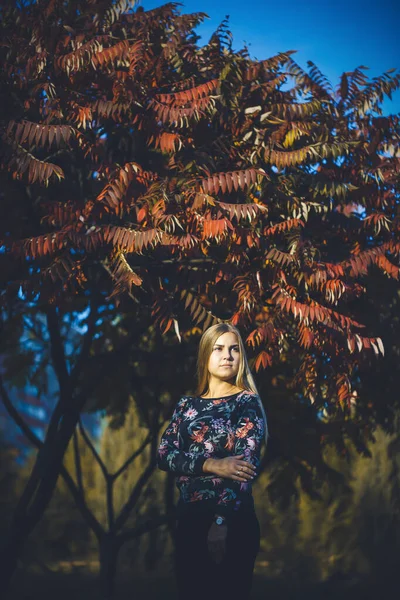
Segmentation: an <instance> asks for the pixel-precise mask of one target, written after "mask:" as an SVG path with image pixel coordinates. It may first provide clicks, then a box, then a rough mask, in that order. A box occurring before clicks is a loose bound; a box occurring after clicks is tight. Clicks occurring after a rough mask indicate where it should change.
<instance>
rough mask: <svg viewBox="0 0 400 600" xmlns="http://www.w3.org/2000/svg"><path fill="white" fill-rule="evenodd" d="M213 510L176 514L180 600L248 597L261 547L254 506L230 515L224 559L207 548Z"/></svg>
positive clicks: (177, 580) (176, 570) (176, 557)
mask: <svg viewBox="0 0 400 600" xmlns="http://www.w3.org/2000/svg"><path fill="white" fill-rule="evenodd" d="M213 516H214V511H212V512H210V511H209V512H206V513H200V514H195V513H190V512H189V513H186V514H183V515H179V516H178V517H177V522H176V525H177V528H176V549H175V576H176V583H177V589H178V600H189V599H190V600H217V599H218V600H223V599H225V598H226V599H227V600H228V599H229V600H248V599H249V598H250V591H251V587H252V580H253V569H254V563H255V560H256V556H257V554H258V551H259V549H260V525H259V522H258V519H257V515H256V513H255V511H254V509H245V510H239V511H237V512H236V513H234V514H233V515H232V516H231V517H230V522H229V524H228V533H227V540H226V550H225V556H224V558H223V560H222V561H221V562H220V563H218V564H216V563H215V562H214V561H213V560H212V558H211V556H210V555H209V552H208V547H207V535H208V530H209V528H210V526H211V523H212V520H213Z"/></svg>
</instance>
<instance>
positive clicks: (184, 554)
mask: <svg viewBox="0 0 400 600" xmlns="http://www.w3.org/2000/svg"><path fill="white" fill-rule="evenodd" d="M197 380H198V385H197V389H196V392H195V394H194V395H193V396H182V397H181V399H180V400H179V402H178V403H177V405H176V407H175V410H174V413H173V415H172V420H171V422H170V424H169V425H168V427H167V428H166V429H165V431H164V433H163V434H162V438H161V442H160V445H159V448H158V466H159V468H160V469H162V470H164V471H172V472H173V473H175V474H176V475H177V481H176V485H177V487H178V489H179V492H180V496H179V501H178V504H177V529H176V552H175V574H176V582H177V588H178V597H179V599H180V600H197V599H198V600H200V599H201V600H206V599H207V600H212V599H214V598H215V599H217V598H218V599H219V600H221V599H223V598H226V599H227V600H228V599H229V600H235V599H238V600H239V599H240V600H246V598H249V597H250V590H251V586H252V579H253V569H254V563H255V559H256V555H257V553H258V551H259V548H260V527H259V523H258V519H257V516H256V513H255V509H254V500H253V496H252V483H253V482H254V481H255V479H256V478H257V476H258V467H259V464H260V451H261V444H262V441H263V439H265V442H266V441H267V435H268V432H267V422H266V417H265V412H264V409H263V406H262V403H261V400H260V397H259V395H258V392H257V388H256V385H255V383H254V379H253V377H252V375H251V372H250V369H249V366H248V363H247V359H246V353H245V348H244V344H243V341H242V339H241V336H240V333H239V331H238V329H237V328H236V327H235V326H234V325H231V324H230V323H218V324H217V325H213V326H212V327H210V328H208V329H207V330H206V331H205V332H204V333H203V335H202V337H201V339H200V344H199V350H198V358H197Z"/></svg>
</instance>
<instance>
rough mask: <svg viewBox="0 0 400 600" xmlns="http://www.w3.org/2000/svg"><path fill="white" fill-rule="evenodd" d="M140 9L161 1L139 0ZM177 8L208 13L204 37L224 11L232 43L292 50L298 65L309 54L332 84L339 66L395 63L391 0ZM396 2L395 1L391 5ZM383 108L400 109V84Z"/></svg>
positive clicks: (198, 1)
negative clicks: (227, 18) (227, 19)
mask: <svg viewBox="0 0 400 600" xmlns="http://www.w3.org/2000/svg"><path fill="white" fill-rule="evenodd" d="M140 4H141V5H142V6H143V8H144V9H145V10H149V9H151V8H154V7H155V6H161V5H162V4H165V2H159V1H157V0H141V1H140ZM182 4H183V6H181V7H180V9H181V12H183V13H191V12H205V13H207V14H208V16H209V17H210V18H209V19H206V20H205V22H204V24H202V25H201V26H200V27H199V28H198V29H197V31H198V33H199V35H201V36H202V38H201V40H200V44H202V43H206V42H207V41H208V39H209V37H210V35H211V34H212V32H213V31H215V29H216V28H217V27H218V25H219V24H220V22H221V21H222V20H223V18H224V17H225V16H226V15H229V16H230V19H229V22H230V28H231V31H232V33H233V47H234V49H236V50H238V49H239V48H242V47H243V45H244V44H245V43H246V44H247V45H248V46H249V50H250V53H251V55H252V57H254V58H258V59H264V58H268V57H270V56H273V55H274V54H276V53H277V52H284V51H285V50H297V53H296V54H295V55H293V58H294V60H296V62H298V63H299V64H300V65H301V66H302V67H303V68H305V67H306V66H307V60H312V61H313V62H314V63H316V65H317V66H318V67H319V68H320V69H321V71H322V72H323V73H324V74H325V75H326V76H327V77H328V79H329V80H330V81H331V83H332V84H333V85H334V86H335V87H336V85H337V83H338V81H339V77H340V75H341V74H342V73H343V71H350V70H353V69H354V68H355V67H357V66H360V65H364V66H367V67H369V70H368V71H366V73H367V74H368V76H370V77H376V76H377V75H380V74H381V73H383V72H384V71H386V70H388V69H392V68H396V69H399V68H400V58H399V57H400V43H399V41H398V38H399V33H398V32H399V24H400V3H398V2H396V1H395V0H379V2H377V1H376V0H375V1H373V0H364V1H362V0H347V1H345V0H335V1H333V0H318V1H317V0H307V1H305V0H298V1H296V0H285V1H284V2H283V1H279V0H274V2H271V1H270V0H264V1H262V0H249V1H247V2H245V1H243V0H242V1H241V2H238V1H237V0H231V1H228V0H186V1H185V2H182ZM396 5H397V6H396ZM383 110H384V113H385V114H388V113H394V112H399V111H400V90H398V91H397V92H396V93H395V94H394V95H393V101H390V100H387V101H385V103H384V105H383Z"/></svg>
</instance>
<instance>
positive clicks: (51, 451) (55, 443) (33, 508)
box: [0, 399, 84, 591]
mask: <svg viewBox="0 0 400 600" xmlns="http://www.w3.org/2000/svg"><path fill="white" fill-rule="evenodd" d="M72 402H73V401H72V399H71V404H72ZM83 403H84V402H83V401H82V405H83ZM78 408H79V410H78ZM81 408H82V406H79V407H77V406H75V407H74V410H71V409H70V410H69V413H68V414H67V413H64V414H62V415H60V417H59V428H58V431H57V433H56V435H55V436H46V440H45V441H44V443H43V446H42V447H41V449H40V450H39V452H38V455H37V458H36V463H35V465H34V467H33V470H32V473H31V475H30V477H29V479H28V482H27V484H26V486H25V489H24V492H23V494H22V496H21V498H20V499H19V501H18V503H17V506H16V509H15V512H14V516H13V520H12V523H11V526H10V530H9V533H8V535H7V536H6V539H5V541H4V543H3V544H2V545H1V550H0V564H1V565H2V575H1V579H0V581H1V589H2V590H3V591H7V590H8V588H9V585H10V583H11V580H12V577H13V574H14V572H15V569H16V568H17V565H18V557H19V554H20V552H21V551H22V549H23V547H24V544H25V541H26V540H27V538H28V536H29V535H30V533H31V532H32V531H33V529H34V528H35V526H36V525H37V523H38V522H39V521H40V519H41V518H42V516H43V513H44V511H45V510H46V508H47V506H48V504H49V502H50V500H51V498H52V496H53V492H54V489H55V487H56V484H57V479H58V476H59V473H60V469H61V466H62V462H63V458H64V454H65V451H66V448H67V446H68V444H69V441H70V439H71V437H72V435H73V433H74V431H75V428H76V425H77V422H78V419H79V414H80V410H81Z"/></svg>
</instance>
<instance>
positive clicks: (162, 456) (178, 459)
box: [157, 398, 208, 475]
mask: <svg viewBox="0 0 400 600" xmlns="http://www.w3.org/2000/svg"><path fill="white" fill-rule="evenodd" d="M185 405H186V400H185V399H182V398H181V400H179V402H178V404H177V405H176V408H175V410H174V413H173V415H172V419H171V422H170V423H169V425H168V427H167V428H166V429H165V431H164V433H163V434H162V436H161V442H160V445H159V447H158V451H157V465H158V467H159V468H160V469H161V470H162V471H172V472H173V473H176V474H177V475H200V474H202V473H203V464H204V463H205V461H206V460H207V458H208V456H206V455H205V454H204V452H202V451H198V452H195V453H194V452H184V451H183V450H182V449H181V447H182V445H181V444H180V434H179V425H180V423H181V422H182V419H183V416H182V414H183V410H184V407H185Z"/></svg>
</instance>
